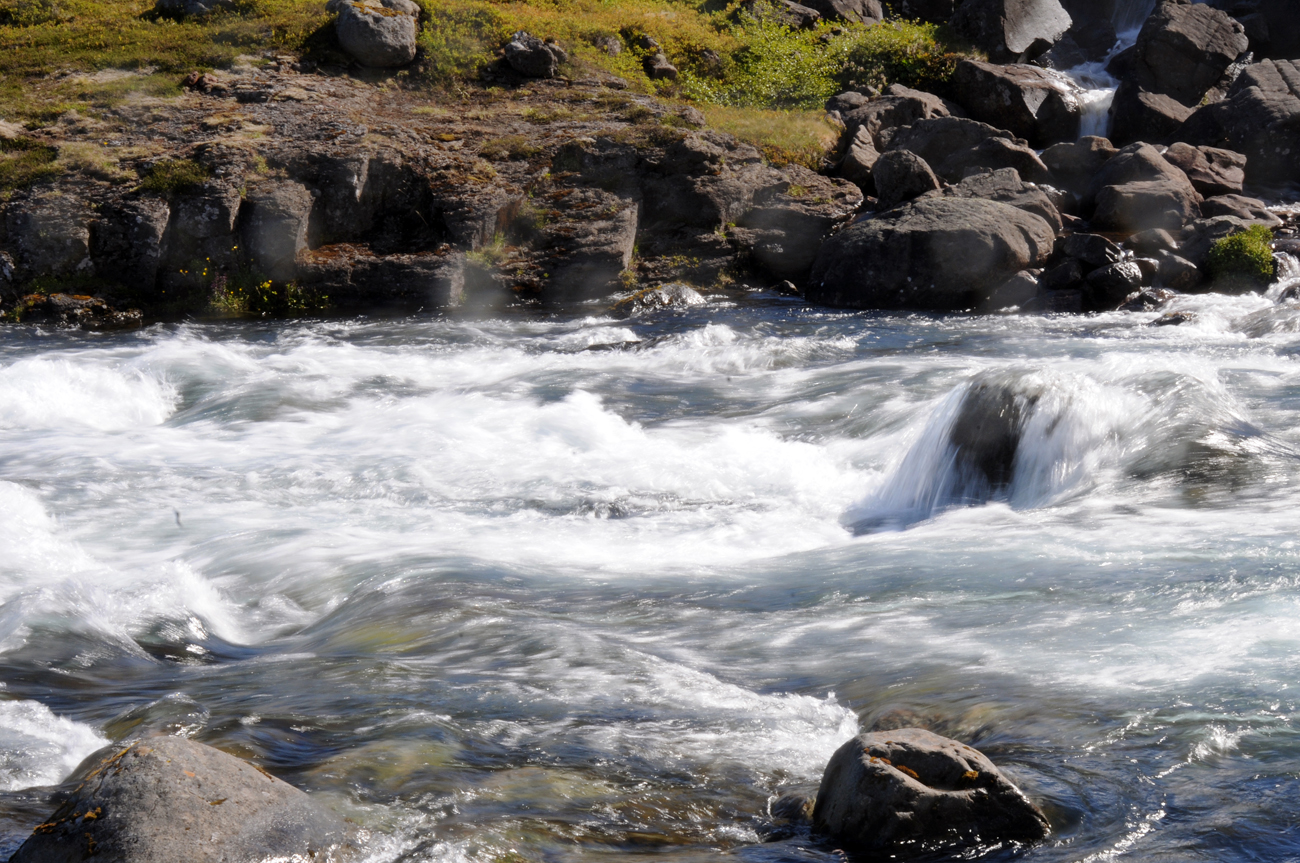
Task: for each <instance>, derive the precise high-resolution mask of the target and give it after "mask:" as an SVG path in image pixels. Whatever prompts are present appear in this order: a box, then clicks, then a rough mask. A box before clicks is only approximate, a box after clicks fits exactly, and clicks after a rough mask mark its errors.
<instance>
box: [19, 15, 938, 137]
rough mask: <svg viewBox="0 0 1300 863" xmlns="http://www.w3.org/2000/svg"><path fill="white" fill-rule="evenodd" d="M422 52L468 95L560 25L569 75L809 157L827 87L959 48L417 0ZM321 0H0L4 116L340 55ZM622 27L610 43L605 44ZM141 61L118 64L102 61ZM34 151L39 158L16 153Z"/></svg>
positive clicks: (902, 29) (920, 32) (865, 31)
mask: <svg viewBox="0 0 1300 863" xmlns="http://www.w3.org/2000/svg"><path fill="white" fill-rule="evenodd" d="M421 5H422V6H423V8H424V15H423V16H422V20H421V28H422V32H421V35H420V55H419V57H418V59H417V61H416V64H415V65H414V67H413V68H412V69H409V70H404V71H402V72H400V73H398V74H397V76H396V78H397V81H398V83H401V84H402V85H404V86H406V87H409V88H430V89H437V90H440V91H443V92H445V93H447V94H449V95H452V96H455V95H457V94H459V95H460V96H461V97H464V95H465V93H464V91H465V89H466V87H467V86H468V85H470V84H472V82H473V81H475V80H476V79H477V77H478V74H479V71H480V70H481V69H482V68H483V67H484V66H485V65H487V64H489V63H491V62H493V61H494V60H495V59H496V52H497V51H498V50H499V48H500V47H501V46H502V45H503V44H504V43H505V42H506V41H508V39H509V35H510V34H511V33H512V32H514V31H515V30H521V29H522V30H528V31H530V32H532V33H534V34H536V35H539V36H543V37H553V38H556V39H558V40H559V41H560V42H561V43H562V44H563V45H564V46H565V47H566V48H567V49H568V50H569V53H570V56H571V58H572V59H571V63H570V66H571V68H570V69H568V70H566V72H567V73H568V74H571V75H582V74H584V73H590V72H591V71H592V70H593V69H600V70H603V71H606V72H610V73H613V74H616V75H619V76H621V77H623V78H625V79H627V80H628V82H629V83H630V85H631V87H632V88H633V89H635V90H638V91H641V92H653V93H656V94H657V95H659V96H662V97H664V98H669V99H677V100H684V101H689V102H692V103H694V104H697V105H699V106H700V107H701V108H703V109H704V110H705V113H706V115H707V116H708V117H709V120H710V122H711V123H712V124H713V125H715V126H718V127H720V128H724V129H728V130H729V131H733V132H734V133H736V134H738V135H740V136H742V137H745V138H747V139H749V140H752V141H755V142H756V143H759V144H761V145H763V146H765V147H766V148H767V149H768V151H769V152H770V153H771V154H772V155H774V156H776V157H778V158H781V157H783V156H784V157H786V158H797V159H800V160H802V161H808V160H809V159H810V157H811V155H812V154H814V153H815V152H817V151H819V150H824V149H825V147H826V146H828V142H830V141H831V140H833V138H834V134H833V130H831V129H830V128H829V127H828V126H827V125H826V123H825V122H824V120H823V119H822V112H821V110H820V109H821V106H822V104H823V103H824V102H825V100H826V98H827V97H828V96H830V95H832V94H833V93H835V92H838V91H840V90H842V89H844V88H846V87H850V86H862V85H874V86H877V87H879V86H883V85H885V84H886V83H889V82H893V81H899V82H902V83H905V84H908V85H912V86H921V87H928V88H931V89H935V88H938V89H942V87H943V85H944V82H945V81H946V80H947V78H948V76H950V75H951V72H952V68H953V66H954V64H955V61H956V56H957V55H956V54H954V53H953V51H952V49H951V48H950V47H949V45H948V42H947V40H946V38H945V35H944V34H943V33H941V32H940V31H939V29H938V28H935V27H934V26H931V25H919V24H912V23H904V22H889V23H886V24H882V25H878V26H876V27H865V26H862V25H857V24H836V25H831V24H826V23H824V24H822V25H821V26H819V27H818V28H816V29H812V30H790V29H788V28H786V27H784V26H782V25H780V24H778V23H775V22H774V21H771V20H767V19H765V18H764V17H763V11H762V9H761V7H760V8H759V9H758V17H755V16H754V15H751V14H749V13H747V12H743V11H741V10H740V8H739V5H738V4H737V3H734V2H733V3H731V4H730V5H726V4H725V2H724V0H421ZM330 21H331V16H330V15H329V14H328V13H326V12H325V3H324V0H237V5H236V6H235V7H234V8H233V9H232V10H230V11H227V12H222V13H219V14H214V15H212V16H210V17H208V18H206V19H202V20H186V21H176V20H171V19H169V18H166V17H161V16H159V15H157V14H156V13H155V12H154V11H153V5H152V2H151V0H0V119H5V120H8V121H11V122H12V121H17V122H23V123H26V124H28V125H29V126H36V125H41V124H43V123H46V122H49V121H50V120H51V119H53V118H54V117H57V116H59V115H61V114H63V113H65V112H66V111H68V110H69V109H71V108H77V109H78V110H80V111H82V112H83V113H85V112H87V111H90V112H92V113H93V112H94V111H96V110H102V109H105V108H108V107H111V106H112V105H113V104H114V103H115V102H117V101H120V100H122V99H127V98H131V97H132V96H134V95H137V94H143V95H149V96H155V97H157V96H162V97H165V96H168V95H175V94H178V93H179V78H180V76H181V75H183V74H184V73H186V72H189V71H191V70H193V69H209V68H214V67H223V66H228V65H230V64H231V63H232V62H233V61H234V60H235V58H236V57H238V56H240V55H262V54H265V53H267V52H277V51H280V52H294V53H301V54H306V55H308V56H313V57H316V58H318V59H320V60H322V61H324V62H326V63H328V62H330V61H331V60H333V61H342V60H344V59H345V58H342V57H339V56H338V55H337V52H336V49H335V48H334V47H333V39H332V25H331V23H330ZM642 34H644V35H648V36H651V37H653V38H654V39H655V40H657V41H658V42H659V43H660V45H661V46H662V49H661V50H663V51H664V52H665V53H666V54H667V55H668V57H669V58H670V60H671V61H672V62H673V63H674V64H675V65H676V66H677V67H678V69H679V70H680V72H681V74H680V75H679V77H678V79H677V81H675V82H667V81H651V80H650V79H649V78H647V77H646V75H645V73H644V71H643V68H642V62H643V60H644V59H645V56H646V54H647V52H646V51H645V50H643V49H641V48H639V47H638V38H637V37H639V36H641V35H642ZM610 38H612V39H614V40H617V42H618V44H619V45H620V46H621V49H622V50H621V51H619V52H618V53H616V54H611V53H609V51H608V50H605V49H603V48H602V47H600V45H601V44H602V41H603V42H604V44H605V45H608V44H609V41H608V40H609V39H610ZM120 69H129V70H137V71H139V70H144V71H146V72H148V73H150V74H144V75H139V74H137V75H131V76H117V77H115V76H113V75H112V74H111V70H120ZM24 158H26V159H28V160H29V161H30V160H32V159H34V158H37V157H35V156H25V157H24Z"/></svg>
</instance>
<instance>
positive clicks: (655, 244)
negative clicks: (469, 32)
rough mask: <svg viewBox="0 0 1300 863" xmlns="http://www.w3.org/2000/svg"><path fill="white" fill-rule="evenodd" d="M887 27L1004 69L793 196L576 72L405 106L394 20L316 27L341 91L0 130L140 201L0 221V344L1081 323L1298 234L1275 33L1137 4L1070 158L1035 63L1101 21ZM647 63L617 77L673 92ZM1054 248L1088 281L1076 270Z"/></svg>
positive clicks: (98, 194)
mask: <svg viewBox="0 0 1300 863" xmlns="http://www.w3.org/2000/svg"><path fill="white" fill-rule="evenodd" d="M168 2H169V3H170V2H171V0H168ZM791 5H793V6H798V7H799V9H802V10H806V13H807V14H810V15H816V16H820V17H823V18H842V19H848V20H856V21H875V20H878V19H879V18H880V17H881V16H883V15H885V14H886V13H887V11H888V10H887V9H886V8H884V7H881V5H880V4H879V3H875V2H869V0H855V2H850V0H834V2H832V0H826V2H824V3H821V4H811V5H803V4H791ZM903 5H904V6H906V7H907V8H906V9H904V10H903V14H908V15H912V16H915V17H921V18H925V19H927V20H936V21H944V22H946V23H949V24H951V25H952V26H953V27H954V28H955V29H957V30H959V31H960V32H962V33H964V34H966V36H967V38H970V39H971V40H972V41H973V42H975V43H976V44H977V45H980V46H981V47H982V48H983V49H984V50H985V51H986V52H987V54H988V56H989V57H991V58H993V59H994V60H999V61H1002V62H986V61H984V60H976V59H966V60H962V61H960V62H959V63H958V64H957V66H956V71H955V74H954V76H953V78H952V82H951V86H950V88H949V89H948V90H946V91H945V92H943V93H926V92H922V91H919V90H915V89H911V88H908V87H905V86H902V85H899V84H893V85H891V86H889V87H888V88H887V89H885V90H884V91H883V92H876V91H862V92H858V91H849V92H844V93H840V94H838V95H836V96H834V97H833V98H832V99H830V101H829V102H828V103H827V105H826V108H827V113H828V115H829V117H830V118H831V120H832V121H834V122H836V123H838V124H840V126H841V127H842V133H841V139H840V142H839V145H838V147H837V148H836V149H835V150H834V151H833V153H832V154H831V156H830V157H828V159H827V160H826V161H825V162H824V163H823V164H822V165H821V166H820V170H811V169H810V168H808V167H804V166H802V165H797V164H774V163H772V162H771V161H769V160H768V159H766V158H765V157H764V155H763V153H761V152H760V151H759V150H758V149H757V148H756V147H754V146H751V145H750V144H747V143H744V142H742V141H740V140H737V139H736V138H734V137H732V136H731V135H728V134H726V133H723V132H720V131H717V130H715V129H710V128H709V127H708V123H707V120H706V117H705V115H704V114H703V113H701V111H700V110H698V109H696V108H694V107H690V106H687V105H683V104H680V103H677V104H674V103H667V102H663V101H660V100H659V99H656V98H653V97H650V96H646V95H640V94H636V93H633V92H631V91H630V90H629V89H628V84H627V82H626V81H623V80H622V79H619V78H616V77H613V76H611V75H608V74H605V73H599V72H590V71H588V72H586V73H584V75H582V76H580V75H577V74H576V73H577V72H578V70H577V69H576V68H575V67H574V65H573V64H572V63H571V61H570V58H569V53H568V51H567V50H566V49H565V48H564V47H563V46H561V45H559V44H557V43H555V42H554V41H549V40H543V39H541V38H538V37H536V36H534V35H532V34H529V33H526V32H518V33H515V34H513V36H511V37H510V38H509V41H508V42H507V43H505V44H503V45H502V47H501V51H500V54H499V59H498V61H497V62H496V63H495V64H493V65H492V66H490V67H489V68H488V69H486V70H485V71H484V72H483V73H482V75H483V79H482V82H481V83H482V84H483V86H482V87H481V88H479V89H477V90H473V91H467V95H465V97H464V98H465V99H466V100H468V101H467V102H465V103H464V104H459V105H457V106H444V105H439V104H436V103H434V104H430V103H428V102H427V101H425V100H424V98H423V97H422V96H421V95H420V94H419V93H417V92H415V91H411V90H407V89H403V88H401V87H395V86H391V85H390V84H389V83H387V82H386V81H385V80H384V79H383V78H382V76H381V77H380V78H378V79H376V77H375V75H376V74H377V73H374V72H366V71H365V70H367V69H375V68H400V67H401V66H403V65H404V64H406V63H409V62H411V58H412V57H414V56H415V52H416V51H417V50H418V49H417V47H416V41H415V36H414V34H415V33H416V28H417V25H418V20H419V16H420V14H421V13H420V8H419V7H418V6H417V5H416V4H413V3H410V2H408V0H331V4H330V8H331V9H332V10H333V11H335V12H336V14H337V20H336V22H335V26H334V32H335V35H336V38H337V40H338V43H339V45H340V47H341V48H342V49H343V50H345V51H347V52H348V54H350V55H351V56H352V57H353V58H355V62H356V65H355V67H354V68H353V70H352V71H351V72H350V71H349V70H347V69H340V68H322V67H318V66H316V65H314V64H313V63H312V62H309V61H306V60H302V59H299V58H296V57H291V56H287V55H276V56H274V57H269V58H267V60H266V62H264V63H263V64H261V65H243V66H240V65H237V66H235V67H234V68H232V69H230V70H227V71H217V72H208V73H205V74H199V73H197V72H196V73H193V74H191V75H190V76H188V77H187V78H186V79H185V87H186V90H185V95H184V96H183V97H182V98H180V99H178V100H174V101H172V102H167V103H161V102H154V103H152V104H148V105H145V104H140V103H132V102H126V103H123V104H121V105H118V106H115V107H113V108H112V109H110V111H109V112H108V113H109V116H108V117H107V118H91V117H83V116H80V115H77V114H76V113H75V112H70V113H69V114H66V115H64V116H63V117H61V118H59V119H58V120H57V121H56V122H54V123H52V124H50V125H49V126H47V127H42V128H36V129H32V130H26V129H22V128H20V127H17V126H15V125H13V124H8V123H3V124H0V136H4V137H5V138H6V139H7V140H8V141H10V142H11V144H9V145H7V146H12V147H26V148H32V147H47V148H52V149H54V150H58V149H59V148H64V147H74V146H77V145H82V144H83V143H84V142H93V141H95V140H98V139H101V138H102V137H103V136H104V134H105V132H104V130H105V127H106V125H108V124H110V123H111V124H113V132H112V134H113V135H114V136H115V137H116V138H118V139H119V143H121V144H122V145H123V147H124V148H125V149H126V151H128V152H133V153H135V154H136V155H132V156H130V157H129V158H127V159H125V160H123V162H122V164H121V165H120V166H118V168H119V170H120V171H121V172H125V173H126V174H127V175H130V174H132V173H133V174H134V175H135V176H136V177H138V178H139V182H138V184H137V183H124V182H121V181H120V180H118V181H115V182H107V181H104V180H103V179H96V178H94V177H89V176H87V175H85V174H67V175H64V176H62V177H59V178H57V179H54V180H52V181H49V182H45V183H41V184H36V185H33V186H31V187H29V188H27V189H23V190H20V191H18V192H16V193H14V194H12V195H11V196H10V197H9V198H8V199H7V200H5V201H4V202H3V203H0V317H2V318H3V319H5V320H9V321H14V320H18V321H27V322H45V323H48V324H53V325H56V326H82V327H87V328H112V327H121V326H135V325H138V324H139V323H141V322H142V321H148V320H154V319H160V318H164V319H165V318H169V317H171V318H175V317H183V316H186V315H193V314H199V315H202V314H206V313H210V310H212V309H218V310H219V309H223V308H226V309H235V310H237V311H238V310H240V309H247V308H254V306H249V305H248V302H249V301H248V297H249V296H252V295H254V294H255V295H256V296H257V297H260V298H261V299H262V300H266V298H267V297H280V298H281V300H279V301H277V302H278V305H276V304H275V303H271V304H270V305H269V306H268V305H266V303H264V304H263V307H257V308H271V309H272V311H273V312H274V313H276V314H316V313H343V314H351V313H357V312H370V311H375V310H382V309H393V310H399V311H404V310H405V311H409V310H418V309H444V308H454V307H457V306H461V305H470V306H472V307H475V308H485V307H492V306H498V305H500V304H503V303H540V304H546V305H557V304H568V303H575V302H592V301H600V302H606V301H612V300H614V299H616V298H617V297H620V296H626V295H629V294H630V293H631V292H634V291H637V290H644V289H653V288H655V287H656V286H657V285H659V284H665V283H683V284H687V285H691V286H693V287H694V288H695V289H697V290H699V291H703V292H704V293H705V294H707V293H709V292H710V291H713V292H717V291H726V290H735V288H736V287H740V286H758V287H763V286H775V285H778V284H784V283H787V282H788V283H791V284H793V285H794V286H795V288H796V289H798V290H799V291H801V292H802V293H803V295H804V297H805V298H806V299H807V300H808V301H809V302H814V303H823V304H828V305H834V306H843V307H849V308H862V309H885V310H927V311H938V312H945V311H969V310H975V311H996V310H999V309H1008V308H1016V309H1020V310H1022V311H1088V310H1105V309H1113V308H1117V307H1121V306H1123V307H1126V308H1130V307H1133V306H1132V305H1131V304H1129V305H1125V304H1126V303H1129V301H1130V295H1136V294H1139V293H1141V292H1142V291H1144V290H1146V291H1148V293H1149V295H1150V296H1157V295H1158V296H1168V295H1169V294H1168V293H1167V292H1168V291H1191V290H1214V289H1216V287H1221V286H1216V283H1215V281H1214V279H1213V277H1212V276H1211V274H1210V273H1209V271H1208V269H1207V267H1206V263H1207V258H1208V255H1209V251H1210V247H1211V246H1212V245H1213V243H1214V242H1215V241H1216V240H1218V239H1222V238H1223V237H1225V236H1229V235H1231V234H1232V233H1236V232H1239V231H1243V230H1246V229H1247V228H1249V227H1250V226H1252V225H1264V226H1266V227H1269V228H1272V229H1275V230H1276V231H1277V236H1278V238H1279V239H1280V240H1285V239H1287V238H1293V237H1295V236H1296V232H1295V229H1294V227H1293V226H1292V225H1291V224H1289V223H1286V222H1284V221H1283V219H1282V218H1279V217H1278V216H1276V215H1275V214H1274V213H1273V212H1271V211H1270V210H1269V209H1268V208H1267V206H1266V205H1265V203H1264V199H1265V198H1266V197H1269V196H1270V194H1271V190H1273V189H1276V188H1279V187H1282V186H1285V185H1286V184H1288V183H1296V182H1300V160H1297V159H1296V158H1294V156H1293V154H1292V153H1291V149H1292V147H1293V145H1294V142H1295V141H1297V140H1300V66H1298V65H1297V60H1296V59H1294V58H1293V57H1291V56H1288V55H1290V54H1293V53H1294V54H1300V50H1297V46H1296V45H1294V44H1293V40H1291V35H1292V34H1290V31H1289V29H1288V27H1289V23H1290V22H1289V18H1288V16H1285V15H1284V14H1282V13H1279V12H1278V11H1277V9H1275V8H1274V5H1270V4H1269V3H1267V2H1250V3H1246V2H1240V0H1216V2H1213V3H1190V2H1187V0H1162V2H1160V3H1158V4H1157V5H1156V7H1155V9H1154V11H1153V12H1152V13H1151V15H1150V17H1149V18H1148V19H1147V20H1146V22H1145V23H1144V24H1143V25H1142V27H1141V31H1140V35H1139V36H1138V39H1137V42H1136V44H1135V45H1134V46H1133V47H1132V48H1131V49H1129V50H1128V51H1126V52H1124V53H1123V54H1121V55H1120V56H1118V57H1116V58H1115V60H1114V62H1113V63H1112V68H1113V69H1114V70H1115V71H1116V72H1117V73H1118V74H1119V77H1120V79H1121V85H1120V88H1119V92H1118V93H1117V94H1116V98H1115V104H1114V107H1113V108H1112V127H1113V137H1111V138H1103V137H1096V136H1094V137H1088V138H1082V139H1080V138H1078V132H1079V128H1080V117H1081V110H1082V108H1081V103H1080V100H1079V91H1078V90H1077V88H1076V87H1075V86H1074V85H1073V84H1072V83H1071V82H1070V81H1069V80H1068V79H1066V78H1065V77H1064V76H1062V75H1060V74H1059V73H1058V72H1056V71H1054V70H1053V69H1051V68H1050V67H1051V66H1052V65H1053V63H1059V62H1062V60H1061V58H1063V57H1065V56H1067V54H1069V52H1076V53H1079V54H1080V55H1081V56H1082V55H1087V54H1089V52H1092V54H1095V51H1093V50H1092V48H1090V47H1088V46H1094V47H1095V44H1096V43H1097V42H1098V41H1099V40H1102V41H1104V38H1105V32H1103V31H1105V22H1106V21H1108V20H1110V19H1109V18H1107V17H1105V16H1104V15H1101V14H1100V13H1098V12H1097V11H1096V10H1093V11H1089V10H1090V9H1091V7H1090V6H1089V5H1088V4H1081V3H1069V2H1068V3H1064V4H1062V3H1060V2H1058V0H1033V2H1029V0H1023V2H1016V3H1012V2H1010V0H1005V2H1004V0H959V2H955V3H954V2H951V0H949V2H946V3H945V2H937V0H936V2H929V0H927V2H921V0H908V2H907V3H904V4H903ZM173 7H174V8H173ZM168 8H169V9H170V10H171V11H170V12H169V13H168V14H172V15H184V14H190V13H188V12H186V9H187V8H188V7H186V6H185V5H184V4H180V5H179V6H178V5H177V4H175V3H171V6H169V7H168ZM205 8H206V7H205ZM756 8H757V7H756ZM762 8H763V9H766V8H767V7H762ZM161 11H162V9H161V7H160V14H161ZM778 11H779V12H780V14H782V15H786V14H790V15H794V14H798V15H804V14H805V12H801V11H799V10H791V9H784V11H781V10H778ZM896 11H897V10H896ZM195 14H198V13H195ZM773 14H775V13H773ZM1107 14H1111V13H1107ZM1274 19H1277V20H1276V22H1275V20H1274ZM1282 19H1286V20H1282ZM1274 23H1276V24H1277V26H1276V29H1273V24H1274ZM791 26H801V25H800V24H798V23H797V22H794V23H791ZM883 26H888V24H885V25H883ZM1112 29H1113V28H1112ZM1265 29H1267V34H1268V36H1267V40H1265V37H1264V36H1263V35H1261V33H1262V32H1263V31H1264V30H1265ZM1099 34H1100V35H1099ZM1252 34H1253V35H1252ZM629 38H632V37H629ZM636 38H638V39H641V40H642V41H646V40H648V42H654V40H653V39H650V37H646V36H639V37H636ZM605 41H610V39H609V38H606V39H605ZM612 41H613V42H616V43H617V42H618V41H619V40H617V39H613V40H612ZM648 42H647V44H646V45H641V44H639V43H638V45H637V50H639V51H641V52H642V53H643V54H644V55H645V56H646V57H647V59H646V63H647V64H651V65H655V68H659V67H660V65H662V67H663V69H664V75H665V76H668V77H671V76H670V75H669V72H668V71H667V70H668V69H670V68H671V69H672V74H674V75H675V73H676V70H675V67H673V66H672V62H673V58H672V57H670V56H668V55H667V54H665V53H664V52H665V50H666V49H665V48H664V47H663V46H660V45H659V44H658V43H655V44H653V45H649V44H648ZM1252 46H1255V47H1259V46H1267V52H1266V53H1267V57H1266V58H1265V59H1257V55H1256V54H1254V53H1252V51H1253V50H1254V48H1253V47H1252ZM597 47H599V48H600V49H601V50H605V51H609V52H614V53H616V52H617V51H620V50H622V45H621V43H620V44H614V45H605V44H602V45H600V46H597ZM1070 56H1074V55H1070ZM1054 58H1055V59H1054ZM661 60H662V63H661V62H660V61H661ZM656 64H657V65H656ZM136 145H138V146H136ZM1156 234H1158V235H1159V237H1160V238H1161V239H1160V241H1159V242H1158V243H1156V244H1155V246H1153V245H1152V240H1151V238H1152V237H1153V236H1155V235H1156ZM1080 236H1086V237H1095V238H1096V239H1097V241H1098V242H1104V243H1106V244H1107V245H1108V248H1110V249H1113V253H1110V252H1108V254H1113V256H1114V257H1115V259H1114V260H1105V261H1104V262H1101V263H1099V262H1097V259H1096V258H1095V256H1094V257H1091V258H1090V257H1087V256H1084V257H1080V256H1079V255H1078V254H1075V251H1077V250H1078V249H1081V248H1083V247H1084V246H1086V245H1087V244H1086V243H1083V244H1081V243H1079V242H1076V241H1075V240H1074V238H1076V237H1080ZM1157 246H1158V247H1157ZM1072 250H1075V251H1072ZM1234 284H1235V287H1234V289H1240V285H1239V284H1237V283H1234ZM1259 287H1263V286H1259ZM1152 291H1165V292H1166V293H1159V294H1157V293H1151V292H1152ZM285 297H291V298H292V302H288V301H285V300H284V299H283V298H285ZM268 302H269V301H268ZM241 304H242V305H241Z"/></svg>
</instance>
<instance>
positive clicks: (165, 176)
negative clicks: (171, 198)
mask: <svg viewBox="0 0 1300 863" xmlns="http://www.w3.org/2000/svg"><path fill="white" fill-rule="evenodd" d="M207 179H208V169H207V168H205V167H203V166H202V165H200V164H199V163H198V162H192V161H190V160H189V159H166V160H164V161H161V162H159V163H158V164H156V165H154V166H153V168H152V169H150V171H149V175H148V176H146V177H145V178H144V181H143V182H141V183H140V188H141V189H142V190H143V191H146V192H159V193H161V194H164V195H166V194H170V193H171V192H179V191H181V190H182V189H188V188H190V187H192V186H198V185H201V184H202V183H204V182H205V181H206V180H207Z"/></svg>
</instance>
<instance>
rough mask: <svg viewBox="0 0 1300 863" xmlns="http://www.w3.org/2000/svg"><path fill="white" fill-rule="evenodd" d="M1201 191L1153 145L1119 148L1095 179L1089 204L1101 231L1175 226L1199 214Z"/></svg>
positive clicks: (1177, 226)
mask: <svg viewBox="0 0 1300 863" xmlns="http://www.w3.org/2000/svg"><path fill="white" fill-rule="evenodd" d="M1200 203H1201V196H1200V195H1199V194H1198V193H1197V192H1196V189H1195V188H1194V187H1193V186H1192V183H1191V181H1190V180H1188V179H1187V175H1186V174H1184V173H1183V172H1182V170H1181V169H1179V168H1177V167H1175V166H1174V165H1173V164H1171V163H1170V162H1169V161H1168V160H1166V159H1165V158H1164V157H1163V156H1162V155H1161V153H1160V151H1159V150H1157V149H1156V148H1155V147H1153V146H1151V145H1149V144H1130V145H1129V146H1127V147H1125V148H1123V149H1122V150H1120V152H1119V153H1118V154H1117V155H1116V156H1115V157H1114V158H1112V159H1110V160H1109V161H1107V162H1106V164H1105V166H1104V167H1103V168H1102V169H1101V170H1100V171H1099V172H1098V173H1097V175H1096V176H1095V177H1094V178H1093V181H1092V185H1091V187H1090V189H1089V194H1088V198H1087V200H1085V206H1088V205H1091V210H1092V217H1091V218H1092V224H1093V226H1094V227H1095V228H1097V229H1099V230H1114V231H1127V232H1130V233H1135V232H1137V231H1145V230H1148V229H1152V228H1164V229H1166V230H1175V229H1178V228H1181V227H1182V226H1183V225H1184V224H1186V223H1187V222H1190V221H1193V220H1195V219H1198V218H1200V215H1201V211H1200Z"/></svg>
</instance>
